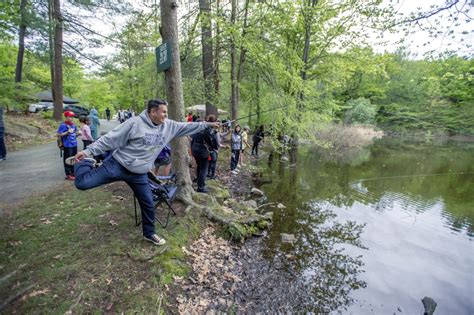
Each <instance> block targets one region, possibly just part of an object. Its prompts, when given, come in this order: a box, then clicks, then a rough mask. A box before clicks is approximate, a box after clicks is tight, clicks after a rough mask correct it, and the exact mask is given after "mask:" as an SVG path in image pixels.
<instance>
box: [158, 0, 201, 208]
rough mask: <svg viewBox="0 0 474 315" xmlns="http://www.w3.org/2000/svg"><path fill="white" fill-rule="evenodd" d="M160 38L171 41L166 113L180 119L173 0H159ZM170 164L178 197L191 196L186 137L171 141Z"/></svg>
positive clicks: (179, 91)
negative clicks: (174, 173)
mask: <svg viewBox="0 0 474 315" xmlns="http://www.w3.org/2000/svg"><path fill="white" fill-rule="evenodd" d="M160 6H161V25H162V37H163V41H166V40H167V41H168V42H169V43H170V45H171V50H172V53H171V58H172V62H171V68H169V69H168V70H166V71H165V90H166V97H167V99H168V102H169V108H168V112H169V116H170V118H171V119H173V120H176V121H181V120H182V119H183V117H184V103H183V84H182V82H181V62H180V60H181V59H180V56H179V40H178V19H177V10H178V5H177V2H176V1H175V0H160ZM172 147H173V160H172V163H173V168H174V169H175V171H176V173H177V174H178V189H179V190H178V198H180V199H181V200H190V199H191V195H192V193H193V189H192V186H191V185H192V183H191V177H190V175H189V165H188V157H189V154H188V140H187V139H186V138H177V139H175V140H173V142H172Z"/></svg>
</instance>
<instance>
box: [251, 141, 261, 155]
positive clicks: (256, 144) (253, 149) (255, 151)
mask: <svg viewBox="0 0 474 315" xmlns="http://www.w3.org/2000/svg"><path fill="white" fill-rule="evenodd" d="M259 143H260V141H254V142H253V146H252V155H254V154H255V155H258V144H259Z"/></svg>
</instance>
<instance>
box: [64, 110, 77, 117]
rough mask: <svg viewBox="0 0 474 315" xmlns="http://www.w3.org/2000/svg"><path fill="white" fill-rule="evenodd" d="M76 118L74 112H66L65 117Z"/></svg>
mask: <svg viewBox="0 0 474 315" xmlns="http://www.w3.org/2000/svg"><path fill="white" fill-rule="evenodd" d="M74 116H76V115H75V114H74V113H73V112H71V111H70V110H67V111H65V112H64V117H74Z"/></svg>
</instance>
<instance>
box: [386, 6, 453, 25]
mask: <svg viewBox="0 0 474 315" xmlns="http://www.w3.org/2000/svg"><path fill="white" fill-rule="evenodd" d="M458 2H459V0H455V1H454V2H453V3H451V4H448V5H447V6H444V7H439V8H436V9H435V10H433V11H431V12H425V13H424V14H421V15H419V16H417V17H414V18H411V19H407V20H402V21H399V22H395V23H394V24H392V25H389V26H388V27H387V28H386V29H389V28H392V27H395V26H399V25H402V24H410V23H413V22H417V21H420V20H424V19H428V18H430V17H432V16H433V15H436V14H438V13H440V12H442V11H445V10H449V9H451V8H452V7H455V6H456V4H458Z"/></svg>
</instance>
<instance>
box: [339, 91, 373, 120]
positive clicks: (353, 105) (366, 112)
mask: <svg viewBox="0 0 474 315" xmlns="http://www.w3.org/2000/svg"><path fill="white" fill-rule="evenodd" d="M346 107H347V110H346V112H345V115H344V123H345V124H353V123H359V124H371V123H373V122H374V119H375V115H376V114H377V108H376V107H375V106H374V105H372V104H371V103H370V100H368V99H366V98H362V97H360V98H358V99H355V100H349V101H348V102H347V103H346Z"/></svg>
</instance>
